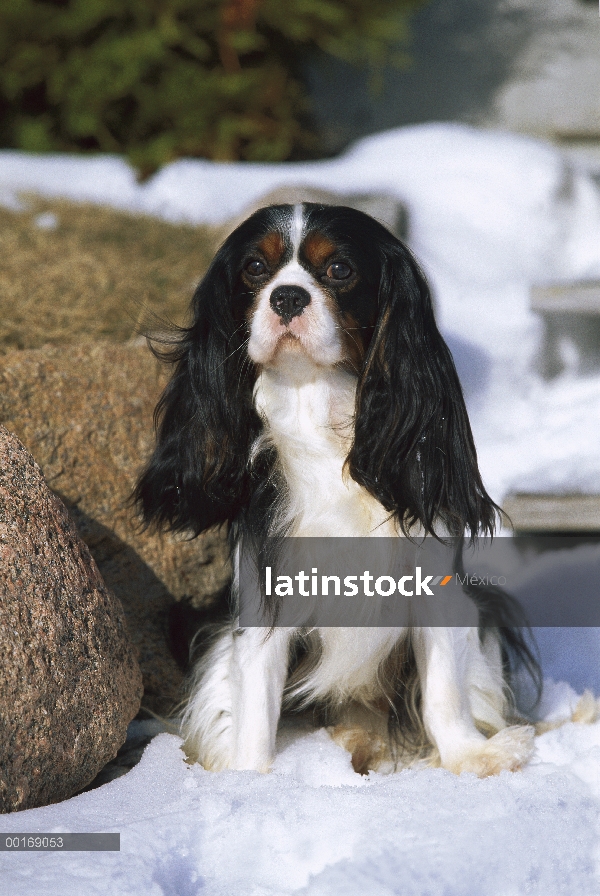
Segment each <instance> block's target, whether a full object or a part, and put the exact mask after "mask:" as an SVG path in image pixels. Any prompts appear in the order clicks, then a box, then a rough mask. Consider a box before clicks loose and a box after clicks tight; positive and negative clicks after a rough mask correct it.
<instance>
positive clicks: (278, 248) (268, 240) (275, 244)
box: [258, 231, 285, 268]
mask: <svg viewBox="0 0 600 896" xmlns="http://www.w3.org/2000/svg"><path fill="white" fill-rule="evenodd" d="M258 248H259V249H260V251H261V252H262V254H263V255H264V256H265V258H266V260H267V262H268V263H269V265H270V267H271V268H276V267H277V266H278V264H279V262H280V261H281V259H282V258H283V253H284V252H285V243H284V242H283V237H282V236H281V234H280V233H277V231H272V232H271V233H268V234H267V235H266V236H265V237H263V239H262V240H261V241H260V243H259V244H258Z"/></svg>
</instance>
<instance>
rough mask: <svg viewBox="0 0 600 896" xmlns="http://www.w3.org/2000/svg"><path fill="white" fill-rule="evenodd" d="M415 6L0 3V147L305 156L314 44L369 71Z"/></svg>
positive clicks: (155, 0) (296, 0) (359, 1)
mask: <svg viewBox="0 0 600 896" xmlns="http://www.w3.org/2000/svg"><path fill="white" fill-rule="evenodd" d="M421 2H422V0H0V120H1V123H0V143H2V145H4V146H13V147H19V148H22V149H26V150H32V151H46V150H59V151H65V150H68V151H77V150H92V151H102V152H117V153H125V154H127V155H128V156H129V158H130V160H131V161H132V162H133V163H134V164H135V165H136V166H138V168H139V169H140V170H141V172H142V173H145V174H147V173H149V172H151V171H153V170H155V169H156V168H157V167H158V166H160V165H162V164H164V163H165V162H168V161H170V160H172V159H174V158H176V157H178V156H203V157H207V158H211V159H223V160H227V159H250V160H265V161H271V160H280V159H288V158H301V157H308V156H311V155H314V154H316V153H318V149H319V146H318V138H317V137H316V136H315V135H314V134H313V133H312V132H311V129H310V126H309V122H310V106H309V102H308V100H307V95H306V91H305V88H304V85H303V79H302V71H303V67H304V63H305V62H306V59H307V56H308V55H310V53H311V52H313V51H315V50H316V49H320V50H322V51H325V52H326V53H329V54H333V55H335V56H338V57H341V58H344V59H347V60H349V61H351V62H355V63H357V64H367V65H369V66H371V68H372V69H373V70H376V69H378V68H379V69H381V67H382V66H383V64H384V63H386V62H388V61H389V60H390V58H391V57H392V56H393V54H394V53H395V52H396V48H397V47H398V46H399V45H400V44H401V43H402V42H404V41H405V40H406V21H407V16H408V14H409V13H410V11H411V10H412V9H414V8H416V7H417V6H418V5H420V3H421Z"/></svg>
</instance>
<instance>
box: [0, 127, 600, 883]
mask: <svg viewBox="0 0 600 896" xmlns="http://www.w3.org/2000/svg"><path fill="white" fill-rule="evenodd" d="M283 184H291V185H298V184H303V185H307V186H313V187H323V188H325V189H327V190H330V191H331V190H333V191H339V192H345V191H346V192H353V193H356V192H361V193H365V192H368V191H377V192H381V191H385V192H389V193H390V194H393V195H394V196H397V197H398V198H399V199H402V200H403V201H404V202H405V203H406V204H407V206H408V208H409V211H410V216H411V245H412V247H413V249H414V251H415V252H416V254H417V256H418V257H419V259H420V260H421V262H422V263H423V265H424V267H425V269H426V271H427V273H428V275H429V277H430V279H431V282H432V284H433V287H434V290H435V296H436V302H437V307H438V317H439V320H440V323H441V327H442V330H443V332H444V334H445V336H446V338H447V340H448V342H449V344H450V347H451V348H452V351H453V353H454V355H455V359H456V361H457V366H458V368H459V373H460V375H461V378H462V380H463V384H464V386H465V391H466V395H467V400H468V403H469V409H470V413H471V419H472V422H473V426H474V431H475V437H476V441H477V446H478V451H479V457H480V462H481V467H482V471H483V475H484V479H485V481H486V484H487V486H488V489H489V490H490V492H491V493H492V495H493V496H494V497H495V498H496V500H498V501H502V499H503V497H504V496H505V495H506V493H507V492H508V491H509V490H511V489H513V488H518V489H521V490H527V491H544V490H546V491H557V490H560V491H569V492H573V491H578V490H581V491H586V492H600V455H599V452H598V450H597V442H598V433H599V432H600V375H597V374H596V375H588V376H579V375H578V374H577V372H576V370H575V369H571V370H569V369H567V370H566V372H565V373H563V374H562V375H561V376H560V377H558V378H557V379H556V380H554V381H552V382H551V383H548V382H545V381H543V380H542V379H540V377H539V376H538V375H537V374H536V373H535V372H534V364H533V361H534V357H535V353H536V351H537V350H538V346H539V340H540V336H541V326H540V321H539V320H538V319H537V318H536V316H535V315H534V314H533V313H532V312H530V311H529V307H528V306H529V288H530V286H531V284H532V283H537V282H545V281H557V280H558V281H560V280H575V279H586V278H594V277H595V278H598V279H600V191H599V189H598V186H597V185H596V184H595V183H594V182H593V181H592V180H591V179H589V178H588V177H587V176H586V174H585V172H583V171H573V170H572V169H571V168H569V166H568V165H566V163H565V162H564V160H563V158H562V156H561V155H560V153H558V152H557V151H556V150H555V149H552V148H551V147H548V146H546V145H544V144H542V143H539V142H536V141H533V140H529V139H525V138H522V137H515V136H510V135H505V134H495V133H490V132H478V131H475V130H472V129H469V128H466V127H463V126H455V125H424V126H419V127H413V128H407V129H402V130H398V131H394V132H389V133H385V134H381V135H377V136H375V137H371V138H369V139H367V140H364V141H362V142H361V143H359V144H357V145H356V146H355V147H353V148H352V149H351V150H350V151H349V152H348V153H347V154H345V155H344V156H343V157H341V158H339V159H335V160H328V161H323V162H312V163H302V164H293V165H292V164H290V165H248V164H235V165H225V164H214V163H210V162H200V161H180V162H176V163H174V164H172V165H170V166H168V167H167V168H165V169H164V170H163V171H161V172H160V173H159V174H157V175H156V176H155V177H154V178H153V179H152V180H151V181H149V182H148V183H146V184H144V185H138V184H137V183H136V180H135V176H134V173H133V172H132V171H131V169H130V168H129V167H128V166H127V165H126V164H125V163H124V162H123V161H121V160H119V159H116V158H96V159H85V158H71V157H66V156H55V157H32V156H26V155H24V154H21V153H16V152H2V153H0V202H2V203H4V204H5V205H9V206H10V205H12V206H16V205H17V204H18V202H19V199H18V195H19V193H20V192H22V191H34V192H38V193H41V194H43V195H47V196H65V197H70V198H72V199H77V200H89V201H94V202H100V203H106V204H111V205H113V206H116V207H118V208H124V209H130V210H132V211H142V212H145V213H150V214H156V215H161V216H164V217H166V218H168V219H171V220H182V219H183V220H189V221H195V222H211V223H217V222H220V221H223V220H226V219H228V218H230V217H232V216H234V215H238V214H239V213H240V212H242V211H243V209H244V208H245V207H246V206H247V205H248V204H249V203H251V202H253V201H255V200H256V199H258V198H259V197H260V196H261V195H262V194H264V193H265V192H267V191H269V190H271V189H273V188H275V187H277V186H281V185H283ZM539 636H540V642H541V650H542V659H543V661H544V671H545V673H546V675H547V676H548V677H549V678H554V679H555V680H557V681H558V680H561V679H563V680H567V681H569V682H570V683H571V684H572V685H573V686H574V687H575V688H576V689H577V690H579V691H580V692H581V690H582V689H583V687H585V686H592V687H595V688H596V689H597V690H599V689H600V671H599V669H598V666H599V663H598V660H599V658H600V637H599V635H598V632H597V630H593V629H588V630H579V631H577V630H564V631H559V630H544V631H540V632H539ZM574 700H575V693H574V691H572V690H571V689H570V688H569V686H568V685H566V684H561V685H555V686H553V685H552V684H551V683H549V684H548V687H547V692H546V696H545V702H544V704H543V705H542V708H541V714H542V715H543V716H548V715H554V716H556V715H558V716H560V715H561V714H564V715H566V714H568V707H569V705H571V706H572V705H573V703H574ZM599 825H600V724H594V725H586V726H584V725H576V724H568V725H565V726H564V727H561V728H559V729H557V730H555V731H551V732H549V733H547V734H545V735H543V736H541V737H539V738H538V740H537V752H536V756H535V758H534V760H533V761H532V763H531V764H530V765H529V766H528V767H527V768H526V769H525V770H524V771H522V772H520V773H517V774H509V773H504V774H502V775H501V776H499V777H498V778H494V779H489V780H486V781H479V780H477V779H475V778H473V777H471V776H468V775H463V776H461V777H460V778H457V777H455V776H453V775H451V774H450V773H447V772H445V771H441V770H410V771H403V772H399V773H397V774H396V775H392V776H390V777H387V778H385V777H381V776H378V775H370V776H369V777H368V778H366V779H365V778H360V777H359V776H356V775H355V774H354V773H353V772H352V769H351V767H350V762H349V757H348V755H347V754H345V753H344V752H343V751H341V749H340V748H338V747H337V746H335V745H334V744H333V742H331V741H330V740H329V739H328V737H327V735H326V734H325V733H324V732H323V731H320V732H312V733H308V732H298V731H296V732H294V733H292V732H289V731H288V732H287V733H286V732H284V733H283V734H282V736H281V738H280V741H279V752H278V756H277V760H276V764H275V769H274V771H273V773H272V774H271V775H268V776H261V775H256V774H253V773H242V772H226V773H220V774H211V773H208V772H205V771H204V770H203V769H201V768H199V767H193V768H189V767H188V766H186V764H185V762H184V759H183V754H182V753H181V751H180V750H179V741H178V739H177V738H176V737H175V736H174V735H169V734H162V735H160V736H159V737H158V738H156V739H155V740H154V741H153V742H152V743H151V745H150V746H149V747H148V749H147V751H146V753H145V755H144V757H143V759H142V761H141V763H140V764H139V765H138V766H137V767H136V768H135V769H134V770H133V771H132V772H130V773H129V774H128V775H126V776H125V777H123V778H120V779H118V780H117V781H114V782H112V783H111V784H108V785H105V786H104V787H102V788H100V789H98V790H96V791H92V792H89V793H86V794H83V795H81V796H79V797H76V798H74V799H72V800H69V801H67V802H65V803H62V804H60V805H57V806H49V807H46V808H43V809H35V810H30V811H28V812H22V813H17V814H15V815H12V816H0V831H17V830H21V831H28V832H29V831H37V830H39V831H92V830H93V831H105V830H111V831H120V832H121V835H122V837H121V852H120V853H94V854H92V853H70V854H63V855H60V856H57V855H50V854H46V853H41V854H35V855H24V854H22V853H20V854H17V853H15V854H12V855H11V854H7V853H0V869H1V871H0V873H1V874H2V890H3V892H6V893H7V894H10V896H21V894H33V893H43V894H44V896H53V894H57V896H58V894H61V896H79V894H84V896H87V894H94V896H95V894H102V896H108V894H119V896H120V894H136V896H137V894H149V896H159V894H164V896H195V894H199V893H207V894H215V896H217V894H218V896H230V894H240V896H246V894H248V896H250V894H252V896H263V894H265V896H266V894H273V896H278V894H287V893H310V894H344V896H353V894H357V896H358V894H372V896H380V894H381V896H383V894H392V893H399V894H419V896H421V894H422V896H430V894H431V896H433V894H444V896H458V894H465V896H466V894H473V896H480V894H494V896H513V894H524V893H528V894H529V893H531V894H538V893H539V894H544V896H557V894H569V896H571V894H578V896H579V894H598V893H600V829H599Z"/></svg>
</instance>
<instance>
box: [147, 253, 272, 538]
mask: <svg viewBox="0 0 600 896" xmlns="http://www.w3.org/2000/svg"><path fill="white" fill-rule="evenodd" d="M231 249H232V247H230V246H228V244H227V243H226V244H225V246H224V247H223V249H221V251H220V253H219V254H218V255H217V256H216V258H215V259H214V261H213V263H212V265H211V267H210V268H209V270H208V273H207V274H206V276H205V277H204V279H203V280H202V282H201V283H200V285H199V286H198V288H197V290H196V293H195V295H194V299H193V303H192V308H193V314H194V322H193V324H192V326H190V327H189V328H187V329H182V330H180V335H179V338H178V340H177V342H176V344H175V346H174V347H173V348H172V349H171V350H170V351H168V352H164V353H160V354H161V356H162V357H163V358H165V359H166V360H168V361H170V362H172V363H174V364H175V372H174V374H173V377H172V379H171V381H170V382H169V384H168V386H167V388H166V390H165V392H164V393H163V395H162V397H161V399H160V401H159V403H158V405H157V408H156V411H155V424H156V426H157V442H156V448H155V450H154V454H153V455H152V457H151V459H150V462H149V464H148V466H147V468H146V470H145V471H144V473H143V474H142V476H141V478H140V480H139V482H138V484H137V487H136V489H135V492H134V494H133V499H134V501H135V503H136V505H137V507H138V509H139V510H140V512H141V514H142V516H143V519H144V520H145V522H146V524H150V523H155V524H158V525H159V526H167V527H169V528H171V529H174V530H176V531H184V530H186V531H189V532H191V533H193V534H194V535H197V534H199V533H200V532H203V531H204V530H205V529H208V528H210V527H211V526H214V525H217V524H219V523H223V522H226V521H231V520H233V519H234V518H235V517H236V516H237V515H238V513H239V511H240V509H241V508H242V506H243V505H244V503H245V502H246V501H247V498H248V491H249V474H248V469H247V462H248V454H249V447H250V445H251V444H252V441H253V440H254V438H255V437H256V435H257V434H258V432H259V430H260V427H261V423H260V419H259V417H258V415H257V413H256V411H255V410H254V406H253V403H252V389H253V384H254V379H255V372H254V366H253V364H252V363H251V362H250V360H249V358H248V356H247V354H246V352H245V350H244V348H245V344H246V342H247V339H248V325H247V323H246V319H245V317H244V315H243V314H239V313H238V314H237V315H236V309H235V308H234V307H233V301H232V292H233V289H234V283H233V274H232V273H231V271H232V264H231V263H230V262H231V261H232V260H233V255H234V253H233V252H232V251H231ZM230 256H231V258H230Z"/></svg>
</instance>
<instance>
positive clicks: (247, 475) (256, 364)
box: [136, 203, 497, 535]
mask: <svg viewBox="0 0 600 896" xmlns="http://www.w3.org/2000/svg"><path fill="white" fill-rule="evenodd" d="M192 314H193V320H192V323H191V325H190V327H189V328H187V329H185V330H183V331H182V332H181V335H180V338H179V340H178V343H177V345H176V347H175V349H174V350H173V351H172V352H171V360H173V361H174V362H176V369H175V373H174V375H173V378H172V380H171V382H170V384H169V386H168V387H167V390H166V391H165V393H164V395H163V397H162V399H161V401H160V403H159V406H158V408H157V421H158V423H159V426H158V439H157V446H156V449H155V452H154V455H153V457H152V459H151V461H150V464H149V466H148V468H147V469H146V472H145V473H144V474H143V476H142V477H141V479H140V482H139V484H138V487H137V489H136V498H137V501H138V504H139V506H140V508H141V510H142V513H143V515H144V518H145V519H146V521H147V522H150V521H155V522H158V523H159V524H165V525H168V526H170V527H172V528H174V529H180V530H190V531H192V532H194V533H199V532H201V531H203V530H204V529H206V528H208V527H209V526H212V525H215V524H218V523H222V522H225V521H232V520H233V519H235V518H236V517H237V516H238V515H239V514H240V512H242V511H243V510H244V508H245V507H246V506H247V504H248V502H249V500H250V499H251V496H252V493H253V490H254V488H255V486H256V480H257V477H260V471H259V470H257V469H256V468H251V466H250V461H249V457H250V448H251V446H252V444H253V443H254V441H255V439H256V438H257V436H259V434H260V431H261V428H262V425H263V424H262V421H261V419H260V417H259V415H258V413H257V411H256V409H255V407H254V403H253V388H254V384H255V381H256V377H257V376H258V374H259V372H260V371H261V370H262V369H265V368H281V369H284V368H285V367H288V368H289V366H290V363H291V364H292V366H293V365H294V364H295V365H298V364H299V363H300V364H301V363H302V362H304V361H308V362H310V364H312V365H316V366H317V367H321V368H323V369H327V368H331V367H332V366H343V367H344V368H345V369H347V370H350V371H352V372H354V374H355V375H356V377H357V388H356V413H355V423H354V441H353V445H352V448H351V450H350V453H349V455H348V459H347V467H348V471H349V473H350V475H351V476H352V478H353V479H355V480H356V481H357V482H358V483H360V484H361V485H362V486H364V487H365V488H366V489H367V490H368V491H369V492H370V493H371V494H372V495H373V496H374V497H376V498H377V499H378V500H379V501H380V503H381V504H382V505H383V506H384V507H385V508H386V510H388V511H389V512H390V513H392V514H394V515H396V517H397V519H398V522H399V524H400V526H401V527H402V528H403V529H404V530H405V531H408V530H409V529H410V528H411V527H412V526H414V525H420V526H421V527H422V528H423V529H424V530H425V531H426V532H429V533H434V532H435V531H438V530H439V528H440V526H441V527H443V528H444V529H445V530H446V531H449V532H451V533H453V534H463V533H464V532H465V530H466V531H468V532H469V533H470V534H472V535H474V534H476V533H478V532H481V531H484V532H486V531H487V532H491V531H492V530H493V527H494V519H495V514H496V511H497V508H496V506H495V505H494V503H493V502H492V501H491V499H490V498H489V496H488V495H487V494H486V492H485V489H484V488H483V485H482V482H481V478H480V475H479V472H478V468H477V460H476V455H475V448H474V445H473V439H472V435H471V430H470V426H469V422H468V418H467V413H466V409H465V405H464V401H463V397H462V392H461V388H460V384H459V381H458V377H457V375H456V371H455V368H454V364H453V361H452V357H451V355H450V352H449V350H448V348H447V346H446V344H445V342H444V340H443V339H442V337H441V335H440V333H439V331H438V329H437V326H436V323H435V319H434V314H433V307H432V302H431V297H430V293H429V289H428V287H427V283H426V281H425V278H424V276H423V274H422V273H421V271H420V269H419V267H418V265H417V263H416V262H415V260H414V258H413V256H412V255H411V253H410V252H409V250H408V249H407V248H406V246H404V244H403V243H401V242H400V241H399V240H397V239H396V238H395V237H394V236H392V234H391V233H389V232H388V231H387V230H386V229H385V228H384V227H383V226H382V225H380V224H379V223H377V221H375V220H373V219H372V218H370V217H369V216H368V215H365V214H363V213H362V212H359V211H356V210H354V209H351V208H346V207H341V206H324V205H316V204H310V203H305V204H303V205H298V206H292V205H277V206H270V207H268V208H264V209H260V210H259V211H258V212H256V213H255V214H253V215H252V216H251V217H250V218H248V219H247V220H246V221H245V222H244V223H243V224H241V225H240V226H239V227H238V228H237V229H236V230H235V231H234V232H233V233H232V234H231V235H230V236H229V237H228V239H227V240H226V241H225V243H224V244H223V246H222V248H221V249H220V250H219V252H218V253H217V255H216V257H215V259H214V261H213V263H212V264H211V266H210V268H209V270H208V272H207V274H206V276H205V277H204V279H203V280H202V282H201V283H200V285H199V286H198V289H197V290H196V293H195V295H194V299H193V303H192Z"/></svg>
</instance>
